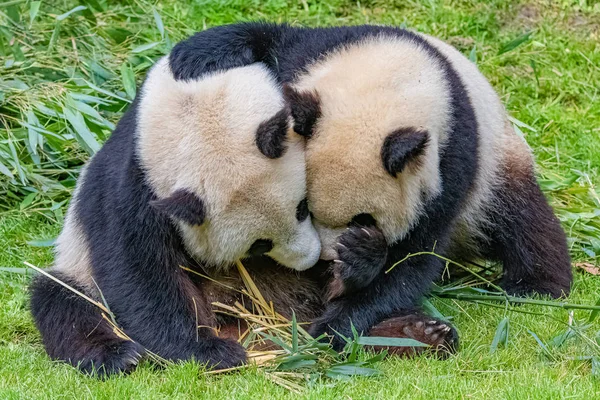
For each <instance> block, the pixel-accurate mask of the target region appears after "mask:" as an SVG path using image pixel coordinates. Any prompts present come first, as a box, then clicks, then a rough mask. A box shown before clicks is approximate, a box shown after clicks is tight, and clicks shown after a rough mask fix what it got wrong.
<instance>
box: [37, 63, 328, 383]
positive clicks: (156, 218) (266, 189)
mask: <svg viewBox="0 0 600 400" xmlns="http://www.w3.org/2000/svg"><path fill="white" fill-rule="evenodd" d="M289 121H290V118H289V111H288V109H287V108H286V107H285V104H284V100H283V96H282V94H281V89H280V87H279V86H278V84H277V82H276V81H275V80H274V79H273V77H272V76H271V73H270V72H269V71H268V69H267V68H266V67H265V66H263V65H260V64H254V65H251V66H246V67H241V68H235V69H230V70H228V71H225V72H218V73H214V74H211V75H209V76H205V77H203V78H202V79H194V80H188V81H176V80H175V79H174V77H173V75H172V73H171V70H170V68H169V64H168V59H167V58H163V59H161V60H160V61H158V62H157V63H156V65H155V66H154V67H153V68H152V70H151V71H150V72H149V74H148V77H147V79H146V80H145V82H144V84H143V86H142V88H141V93H140V95H139V96H138V97H137V98H136V100H135V101H134V103H133V104H132V105H131V107H130V108H129V110H128V111H127V112H126V113H125V115H124V116H123V118H122V119H121V121H120V122H119V124H118V125H117V128H116V129H115V131H114V133H113V134H112V136H111V137H110V139H109V140H108V141H107V142H106V144H105V145H104V146H103V147H102V149H101V150H100V151H99V152H98V153H97V154H96V155H95V156H94V157H93V158H92V159H91V160H90V162H89V163H88V164H87V166H86V167H85V170H84V171H83V172H82V174H81V177H80V179H79V182H78V185H77V188H76V191H75V193H74V195H73V200H72V202H71V205H70V207H69V210H68V213H67V216H66V220H65V225H64V228H63V231H62V233H61V234H60V236H59V238H58V241H57V247H56V260H55V265H54V267H53V268H52V269H51V270H50V273H51V274H52V275H53V276H54V277H56V278H58V279H59V280H61V281H63V282H64V283H66V284H68V285H69V286H71V287H73V288H75V289H76V290H78V291H80V292H82V293H85V294H86V295H88V296H89V297H92V298H93V299H95V300H97V301H102V302H104V301H105V302H106V304H107V306H108V307H109V308H110V310H111V311H112V313H113V314H114V315H115V318H116V321H117V323H118V324H119V325H120V327H121V328H123V331H124V332H125V333H126V334H127V335H128V336H129V337H130V338H131V339H133V341H129V340H126V339H125V338H123V337H120V336H119V335H117V334H116V333H115V332H114V331H113V329H112V327H111V326H110V324H109V323H108V322H107V321H106V320H105V319H103V317H102V315H101V312H100V311H99V310H98V309H97V308H96V307H95V306H93V305H92V304H90V303H88V302H87V301H86V300H84V299H83V298H81V297H79V296H77V295H75V294H74V293H73V292H71V291H70V290H68V289H67V288H65V287H63V286H61V285H60V284H58V283H56V282H55V281H53V280H51V279H49V278H47V277H45V276H39V277H37V278H36V279H35V280H34V282H33V283H32V287H31V291H32V298H31V310H32V313H33V317H34V320H35V322H36V324H37V327H38V328H39V330H40V332H41V334H42V339H43V342H44V345H45V347H46V350H47V352H48V354H49V355H50V357H51V358H53V359H59V360H65V361H68V362H69V363H71V364H72V365H74V366H77V367H79V368H80V369H81V370H83V371H86V372H92V371H96V372H98V373H100V374H111V373H114V372H120V371H129V370H131V369H133V368H134V367H135V365H136V364H137V363H138V361H139V360H140V359H141V357H142V356H143V355H144V352H145V350H146V349H147V350H149V351H152V352H154V353H156V354H158V355H160V356H161V357H164V358H166V359H170V360H185V359H191V358H193V359H195V360H197V361H199V362H201V363H206V364H208V366H209V367H214V366H218V367H219V368H228V367H232V366H236V365H239V364H241V363H243V362H244V361H245V351H244V349H243V347H242V346H241V345H240V344H238V343H237V342H236V341H234V340H229V339H225V338H222V337H218V336H217V335H216V334H215V331H214V329H213V328H214V327H216V326H217V322H216V321H217V317H216V316H215V313H214V312H213V311H212V306H211V301H215V300H216V301H219V300H220V298H218V297H217V298H215V293H214V292H215V291H214V290H213V289H214V288H211V287H209V285H207V284H206V282H197V281H194V280H192V278H191V277H190V276H189V275H188V274H187V272H186V271H185V270H183V269H182V268H180V266H185V267H187V268H190V269H192V270H196V271H198V272H201V273H203V274H206V275H213V276H214V275H215V274H216V273H222V274H224V275H227V268H228V267H229V266H230V265H232V264H233V263H234V262H235V261H236V260H238V259H243V258H245V257H248V256H261V255H263V256H268V257H270V258H271V259H273V260H275V261H277V263H279V264H281V265H283V266H286V267H289V268H292V269H294V270H297V271H302V270H305V269H307V268H309V267H312V266H313V265H314V264H315V263H316V262H317V260H318V258H319V253H320V242H319V238H318V235H317V233H316V231H315V229H314V227H313V226H312V225H311V221H310V218H308V210H307V208H306V200H305V197H306V182H305V179H306V176H305V167H306V165H305V160H304V139H303V138H302V137H301V136H299V135H297V134H295V133H294V132H293V131H292V129H291V126H290V123H289ZM275 264H276V263H275V262H272V263H271V265H273V268H274V269H273V271H267V270H264V269H263V270H262V272H260V273H261V274H262V276H261V278H260V279H261V280H263V279H264V280H265V282H271V283H273V282H275V283H277V282H278V279H279V278H280V277H281V276H284V275H285V276H284V278H282V279H287V280H288V281H291V282H300V283H302V282H304V281H303V280H302V279H301V278H290V276H292V275H293V276H295V274H291V273H287V275H286V273H284V272H282V271H281V269H280V268H278V267H277V266H276V265H275ZM288 271H291V269H290V270H288ZM269 279H271V280H270V281H269ZM294 279H296V281H294ZM302 284H304V283H302ZM264 285H265V284H264V283H263V286H264ZM283 286H285V285H283ZM304 286H306V287H307V288H308V287H309V286H310V285H309V284H304ZM272 290H275V289H272ZM307 290H308V289H307ZM318 290H319V289H318V288H316V287H314V292H313V293H306V294H305V298H298V297H296V298H291V297H292V296H287V294H286V295H285V296H282V295H280V297H279V300H280V302H283V303H284V306H286V305H287V306H290V307H293V305H294V302H296V301H298V302H300V301H308V300H307V299H309V300H310V299H314V298H315V297H318V294H315V293H317V292H318ZM287 297H290V299H289V301H288V303H287V304H286V303H285V302H286V301H287V300H286V298H287ZM300 297H301V296H300ZM313 308H315V309H316V306H314V307H313Z"/></svg>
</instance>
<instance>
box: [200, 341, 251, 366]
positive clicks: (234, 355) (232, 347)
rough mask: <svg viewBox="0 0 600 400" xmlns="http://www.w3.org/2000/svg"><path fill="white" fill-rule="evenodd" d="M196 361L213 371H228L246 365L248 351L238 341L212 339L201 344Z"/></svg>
mask: <svg viewBox="0 0 600 400" xmlns="http://www.w3.org/2000/svg"><path fill="white" fill-rule="evenodd" d="M196 360H197V361H198V362H200V363H203V364H206V366H207V368H211V369H227V368H233V367H238V366H240V365H243V364H245V363H246V349H244V347H242V345H240V344H239V343H238V342H237V341H235V340H231V339H222V338H218V337H211V338H207V339H204V340H203V341H201V342H200V349H198V351H197V352H196Z"/></svg>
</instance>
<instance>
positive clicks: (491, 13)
mask: <svg viewBox="0 0 600 400" xmlns="http://www.w3.org/2000/svg"><path fill="white" fill-rule="evenodd" d="M8 3H16V4H15V5H14V6H7V5H6V4H7V3H6V1H4V2H3V1H2V0H0V71H1V73H0V196H1V199H2V200H0V213H1V214H0V243H2V247H1V250H0V267H4V268H6V267H8V268H21V267H23V264H22V262H23V261H29V262H31V263H33V264H35V265H49V264H51V262H52V254H51V250H50V248H48V247H33V246H30V245H28V244H27V243H28V242H30V241H31V240H38V239H48V238H53V237H55V236H56V235H57V234H58V232H59V230H60V225H61V222H62V215H63V212H64V207H65V204H64V201H65V200H67V199H68V196H69V193H70V190H71V189H72V186H73V182H74V179H75V178H76V176H77V172H78V169H79V167H80V166H81V163H82V162H83V161H84V160H85V159H87V157H88V156H89V154H92V153H93V152H94V149H95V148H97V147H96V146H97V144H99V143H101V142H102V141H103V140H104V139H105V138H106V137H107V136H108V135H109V134H110V130H111V127H112V124H114V123H115V122H116V121H117V120H118V118H119V116H120V115H121V114H122V111H123V109H124V108H125V107H126V106H127V104H128V102H129V101H130V100H131V98H132V97H133V95H134V94H135V89H134V85H133V83H132V82H133V79H137V81H138V82H139V81H140V79H141V77H142V76H143V74H144V72H145V71H146V70H147V69H148V68H149V66H151V65H152V61H153V60H155V59H156V58H157V57H158V56H160V55H161V54H164V53H166V52H168V50H169V48H170V46H171V43H173V42H176V41H177V40H180V39H182V38H184V37H185V36H186V35H188V34H190V33H192V32H194V31H196V30H201V29H203V28H204V27H208V26H213V25H218V24H222V23H229V22H235V21H239V20H249V19H258V18H260V19H267V20H271V21H284V20H285V21H289V22H292V23H294V24H304V25H310V26H315V25H326V24H333V25H340V24H361V23H385V24H396V25H400V24H405V25H406V26H408V27H409V28H415V29H418V30H420V31H423V32H427V33H431V34H433V35H436V36H439V37H441V38H443V39H445V40H447V41H448V42H450V43H451V44H453V45H455V46H457V47H458V48H459V49H460V50H461V51H463V53H464V54H465V55H467V56H471V58H472V59H474V60H476V61H477V64H478V65H479V67H480V68H481V70H482V71H483V72H484V74H485V75H486V76H487V77H488V78H489V79H490V81H491V82H492V84H493V85H494V87H495V88H496V89H497V90H498V92H499V93H500V95H501V97H502V99H503V101H504V103H505V104H506V107H507V108H508V110H509V111H510V113H511V114H512V115H513V116H514V117H515V118H516V119H517V120H518V121H522V122H523V123H525V124H527V125H528V126H529V127H530V128H528V127H522V128H521V130H522V131H523V133H524V135H525V136H526V138H527V140H528V142H529V143H530V145H531V146H532V148H533V151H534V153H535V155H536V157H537V161H538V172H539V175H540V179H541V182H542V186H543V188H544V190H545V191H546V192H547V194H548V195H549V198H550V199H551V202H552V205H553V206H554V207H555V209H556V211H557V213H558V215H559V216H560V218H561V221H562V222H563V226H564V227H565V229H566V230H567V232H568V234H569V238H570V243H571V249H572V256H573V258H574V261H577V262H590V263H593V264H598V263H599V261H600V198H599V195H598V193H599V192H600V191H599V190H598V185H600V171H599V169H600V140H599V139H600V98H599V88H600V48H599V44H598V42H599V39H600V5H598V4H597V3H595V2H593V1H590V0H588V1H585V0H578V1H567V0H556V1H546V0H534V1H529V2H525V1H520V0H513V1H501V0H491V1H486V0H461V1H452V2H450V1H449V0H446V1H436V0H431V1H423V2H417V1H410V0H409V1H385V0H371V1H361V2H350V1H342V0H325V1H320V2H316V1H283V0H268V1H258V0H251V1H246V0H229V1H223V2H216V1H215V2H211V1H201V0H198V1H194V2H191V1H183V0H181V1H173V2H162V3H164V4H156V6H155V7H153V4H150V3H148V2H147V1H146V0H130V1H125V0H123V1H119V2H114V1H111V2H110V3H111V6H110V7H107V6H106V3H107V1H104V0H88V1H81V4H82V5H84V6H86V7H87V9H85V10H78V11H75V12H73V13H71V14H69V15H68V16H65V13H67V12H69V11H70V10H72V9H73V8H74V7H76V6H78V5H80V3H79V2H76V1H72V0H55V1H53V2H45V3H48V4H52V6H49V5H46V4H42V5H41V7H40V8H39V11H38V12H37V13H35V12H34V11H35V7H36V6H35V4H36V2H32V1H21V2H14V1H9V2H8ZM154 9H155V10H156V12H157V14H158V15H159V16H160V17H159V18H157V17H155V14H154V12H153V10H154ZM32 17H33V18H32ZM158 20H160V21H162V24H161V23H158V22H157V21H158ZM161 25H162V26H164V30H162V31H161V29H160V26H161ZM526 32H532V34H531V36H530V37H529V38H528V40H526V41H524V42H523V43H521V44H520V46H518V47H516V48H514V49H512V50H510V51H508V52H505V53H503V54H499V52H500V50H501V49H503V48H504V49H506V48H507V47H506V46H507V44H508V43H510V42H511V41H513V40H515V39H516V38H518V37H520V36H521V35H522V34H523V33H526ZM133 77H135V78H133ZM17 271H18V272H19V271H20V270H17ZM21 272H22V271H21ZM29 279H30V277H29V276H27V275H25V274H23V273H15V272H2V271H0V360H1V361H0V398H2V399H4V398H8V399H12V398H15V399H17V398H18V399H21V398H55V397H63V398H130V397H131V398H144V399H147V398H148V399H152V398H195V397H201V398H202V397H207V398H231V397H241V398H249V397H252V398H262V397H274V398H278V397H292V396H297V395H295V394H291V393H289V392H288V391H286V390H285V389H283V388H281V387H280V386H277V385H276V384H274V383H272V382H271V381H269V380H268V379H267V377H265V375H264V374H263V373H262V372H261V371H260V370H258V369H250V370H247V371H244V372H241V373H235V374H229V375H220V376H206V375H204V374H203V370H202V368H201V367H199V366H197V365H194V364H193V363H184V364H182V365H173V366H168V367H166V368H165V369H162V370H161V369H156V368H154V367H152V366H151V365H150V364H144V365H142V366H141V367H140V368H139V369H138V370H137V371H135V372H134V373H133V374H132V375H130V376H126V377H125V376H122V377H116V378H112V379H109V380H108V381H105V382H102V381H97V380H95V379H92V378H88V377H85V376H83V375H81V374H79V373H78V372H76V371H75V370H74V369H73V368H71V367H68V366H66V365H63V364H60V363H54V362H51V361H49V359H48V357H47V356H46V355H45V353H44V351H43V348H42V346H41V342H40V337H39V334H38V333H37V332H36V330H35V327H34V325H33V323H32V320H31V317H30V316H29V313H28V311H27V297H28V294H27V289H26V285H27V283H28V281H29ZM599 294H600V278H598V277H596V276H592V275H589V274H585V275H584V274H582V273H577V274H576V276H575V285H574V288H573V294H572V296H571V297H570V299H569V301H570V302H573V303H584V304H594V303H596V302H597V301H598V297H599V296H598V295H599ZM433 302H434V304H435V305H436V306H437V308H438V309H439V310H440V311H441V312H442V313H443V314H444V315H447V316H450V317H452V318H453V321H454V322H455V324H456V326H457V327H458V329H459V330H460V334H461V340H462V346H461V349H460V351H459V353H458V354H457V355H456V356H453V357H451V358H450V359H448V360H444V361H442V360H436V359H431V358H426V357H423V358H418V359H416V360H398V359H389V360H386V361H384V362H383V363H381V365H380V366H379V367H380V368H381V369H382V370H383V371H384V374H383V375H381V376H379V377H374V378H373V377H372V378H352V379H351V380H349V381H332V380H321V381H316V382H314V383H312V384H310V385H307V389H306V390H305V392H304V394H303V396H305V397H308V398H345V397H348V398H373V397H377V396H379V397H382V398H389V397H400V398H401V397H409V396H410V397H411V398H448V399H454V398H467V397H471V398H533V399H537V398H540V399H547V398H567V397H573V398H595V397H597V396H598V393H600V380H599V378H600V358H599V357H600V351H599V350H598V345H597V344H595V343H596V341H597V340H599V339H598V333H599V331H600V324H599V323H598V320H597V319H596V320H594V321H593V322H592V323H591V324H589V326H587V324H586V321H587V319H588V317H589V314H590V313H589V311H575V312H573V314H572V321H573V323H574V324H575V325H576V326H578V327H579V328H577V331H578V332H582V335H583V338H580V337H577V336H575V337H572V338H570V339H569V340H567V341H566V343H565V344H564V345H563V346H560V347H552V346H551V345H550V343H551V342H552V339H553V338H555V337H556V336H557V335H559V334H561V333H563V332H565V329H566V325H565V324H566V323H567V322H568V321H569V314H568V312H566V311H565V310H563V309H560V308H550V307H538V306H536V307H533V306H529V305H526V306H522V307H518V308H517V309H516V310H515V311H506V310H504V309H498V308H492V307H490V306H488V305H483V304H473V303H470V302H466V301H453V300H450V299H436V300H434V301H433ZM526 312H531V313H535V314H526ZM505 317H508V321H509V334H508V343H507V344H506V345H503V344H500V345H499V349H498V350H497V351H495V352H493V353H492V352H490V346H491V344H492V342H493V340H494V336H495V334H496V328H497V326H498V324H499V323H500V321H502V320H503V319H504V318H505ZM586 326H587V327H586ZM529 331H531V332H533V333H534V334H535V335H537V336H538V337H539V339H540V340H541V341H542V342H543V343H544V344H545V345H546V346H548V347H547V348H548V350H547V351H545V350H543V349H542V347H541V346H540V345H539V344H538V343H537V342H536V340H535V338H534V336H532V335H531V334H530V333H529ZM588 340H589V341H588ZM582 356H589V357H596V358H595V360H596V364H597V365H595V366H594V367H592V362H591V361H590V360H578V359H577V358H578V357H582Z"/></svg>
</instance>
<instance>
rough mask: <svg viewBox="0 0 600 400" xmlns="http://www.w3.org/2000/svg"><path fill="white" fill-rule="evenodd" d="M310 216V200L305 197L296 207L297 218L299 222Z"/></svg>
mask: <svg viewBox="0 0 600 400" xmlns="http://www.w3.org/2000/svg"><path fill="white" fill-rule="evenodd" d="M307 217H308V200H307V199H306V198H304V199H303V200H302V201H301V202H300V203H298V207H296V219H297V220H298V221H299V222H302V221H304V220H305V219H306V218H307Z"/></svg>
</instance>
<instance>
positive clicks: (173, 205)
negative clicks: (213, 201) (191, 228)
mask: <svg viewBox="0 0 600 400" xmlns="http://www.w3.org/2000/svg"><path fill="white" fill-rule="evenodd" d="M150 205H151V206H152V207H153V208H154V209H155V210H157V211H158V212H160V213H163V214H166V215H169V216H171V217H174V218H177V219H180V220H182V221H184V222H187V223H188V224H190V225H202V223H203V222H204V217H205V211H204V203H203V202H202V200H200V198H199V197H198V196H196V195H195V194H194V193H192V192H190V191H188V190H185V189H178V190H176V191H175V192H174V193H173V194H172V195H170V196H169V197H167V198H166V199H161V200H152V201H151V202H150Z"/></svg>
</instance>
